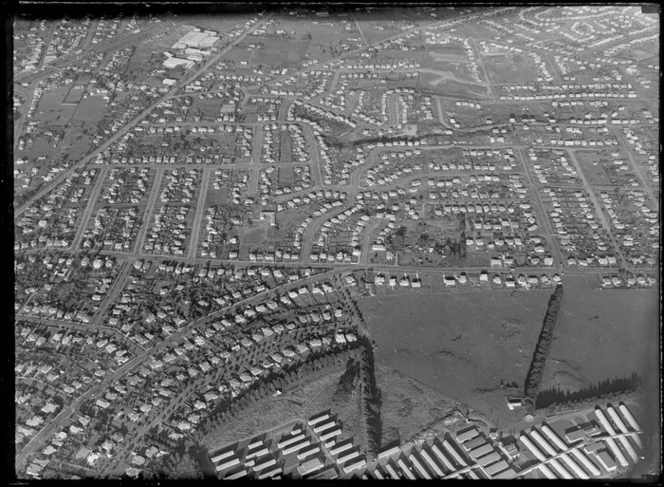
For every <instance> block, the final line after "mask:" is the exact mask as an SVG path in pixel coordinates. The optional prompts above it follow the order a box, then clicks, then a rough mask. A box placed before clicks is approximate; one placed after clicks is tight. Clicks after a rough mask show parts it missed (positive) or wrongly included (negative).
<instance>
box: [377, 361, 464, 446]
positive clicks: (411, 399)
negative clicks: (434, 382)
mask: <svg viewBox="0 0 664 487" xmlns="http://www.w3.org/2000/svg"><path fill="white" fill-rule="evenodd" d="M376 383H377V385H378V388H379V389H380V391H381V399H382V403H381V419H382V421H383V437H382V441H381V443H382V445H383V446H385V445H388V444H390V443H392V442H394V441H397V440H399V441H402V442H403V441H408V440H409V439H410V438H412V437H413V436H415V435H417V434H418V433H419V432H420V431H422V430H424V429H426V428H427V427H428V426H430V425H433V424H435V423H436V422H439V421H440V420H441V419H442V418H444V417H445V416H446V415H448V414H449V413H450V412H451V411H452V410H453V409H454V407H455V405H456V402H455V401H454V400H453V399H451V398H450V397H448V396H445V395H444V394H441V393H440V392H438V391H437V390H435V389H432V388H431V387H428V386H426V385H424V384H422V383H419V382H417V381H416V380H414V379H412V378H410V377H408V376H406V375H404V374H402V373H401V372H399V371H398V370H395V369H392V368H390V367H387V366H386V365H384V364H377V366H376Z"/></svg>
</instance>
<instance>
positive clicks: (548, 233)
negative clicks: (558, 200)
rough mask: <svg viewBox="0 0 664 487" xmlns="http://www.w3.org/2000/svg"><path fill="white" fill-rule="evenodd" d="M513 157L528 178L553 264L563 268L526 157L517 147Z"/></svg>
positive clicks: (551, 229)
mask: <svg viewBox="0 0 664 487" xmlns="http://www.w3.org/2000/svg"><path fill="white" fill-rule="evenodd" d="M515 155H516V156H517V157H518V158H519V162H520V163H521V167H522V168H523V171H524V173H525V174H526V177H527V178H528V188H530V189H531V190H532V195H533V202H534V203H535V209H536V211H537V220H538V223H539V225H540V226H541V227H542V228H543V229H544V232H545V233H546V236H547V240H548V242H549V247H551V251H552V252H553V257H554V263H556V264H558V266H563V265H565V263H566V261H565V260H563V254H562V252H561V251H560V247H559V246H558V240H557V239H556V234H555V233H554V231H553V228H552V227H551V222H550V221H549V215H548V213H547V211H546V208H544V205H543V204H542V199H541V198H540V194H539V191H538V190H537V187H538V185H537V184H536V183H535V181H534V180H533V175H532V174H531V172H530V169H529V168H528V159H527V158H526V155H525V154H524V152H523V148H522V147H518V148H517V150H516V153H515Z"/></svg>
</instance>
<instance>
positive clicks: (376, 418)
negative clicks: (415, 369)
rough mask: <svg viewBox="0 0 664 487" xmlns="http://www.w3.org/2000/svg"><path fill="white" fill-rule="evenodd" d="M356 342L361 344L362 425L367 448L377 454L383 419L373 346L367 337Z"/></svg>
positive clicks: (380, 440)
mask: <svg viewBox="0 0 664 487" xmlns="http://www.w3.org/2000/svg"><path fill="white" fill-rule="evenodd" d="M358 342H360V343H361V345H362V355H361V363H360V368H359V377H360V384H361V385H360V387H361V397H362V412H363V419H364V422H363V427H364V429H365V434H366V438H367V444H368V450H369V452H370V453H372V454H377V453H378V450H379V449H380V446H381V442H382V435H383V421H382V419H381V415H380V407H381V404H382V396H381V391H380V389H379V388H378V386H377V384H376V374H375V368H374V355H373V347H372V346H371V342H370V341H369V339H368V338H367V337H364V336H362V337H360V338H359V339H358Z"/></svg>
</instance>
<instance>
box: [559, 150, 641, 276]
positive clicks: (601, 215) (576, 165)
mask: <svg viewBox="0 0 664 487" xmlns="http://www.w3.org/2000/svg"><path fill="white" fill-rule="evenodd" d="M563 150H564V151H565V152H567V154H568V155H569V157H570V159H571V160H572V163H573V164H574V169H576V172H577V174H578V175H579V178H581V181H582V182H583V188H584V189H585V190H586V191H587V192H588V196H590V201H592V203H593V206H594V208H595V213H596V214H597V218H599V221H600V223H601V224H602V227H603V228H604V231H605V232H606V233H607V234H608V235H609V238H610V239H611V243H612V244H613V248H614V250H615V252H616V254H617V255H618V259H619V260H620V265H621V267H623V268H624V269H629V268H630V267H629V266H628V264H627V261H626V260H625V256H624V255H623V253H622V250H621V249H620V246H619V245H618V242H616V239H615V237H614V236H613V232H612V231H611V225H610V224H609V222H608V220H607V219H606V214H605V213H604V210H602V207H601V205H600V204H599V200H598V199H597V195H596V194H595V191H593V187H592V186H591V185H590V183H589V182H588V179H587V178H586V175H585V174H584V172H583V170H582V169H581V164H579V161H578V160H577V158H576V154H575V153H574V151H573V150H571V149H563Z"/></svg>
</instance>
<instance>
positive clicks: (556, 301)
mask: <svg viewBox="0 0 664 487" xmlns="http://www.w3.org/2000/svg"><path fill="white" fill-rule="evenodd" d="M562 299H563V287H562V285H558V286H557V287H556V289H555V291H554V292H553V294H552V295H551V299H549V307H548V308H547V310H546V315H545V316H544V324H543V325H542V331H541V332H540V335H539V338H538V340H537V345H536V346H535V353H534V354H533V360H532V362H531V363H530V369H529V370H528V375H527V376H526V383H525V386H524V394H523V395H524V406H525V409H526V411H527V412H529V413H532V412H533V411H534V410H535V403H536V400H537V395H538V393H539V387H540V383H541V382H542V374H543V373H544V365H545V363H546V358H547V356H548V355H549V350H550V348H551V343H552V342H553V329H554V327H555V325H556V320H557V319H558V313H559V311H560V303H561V302H562Z"/></svg>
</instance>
